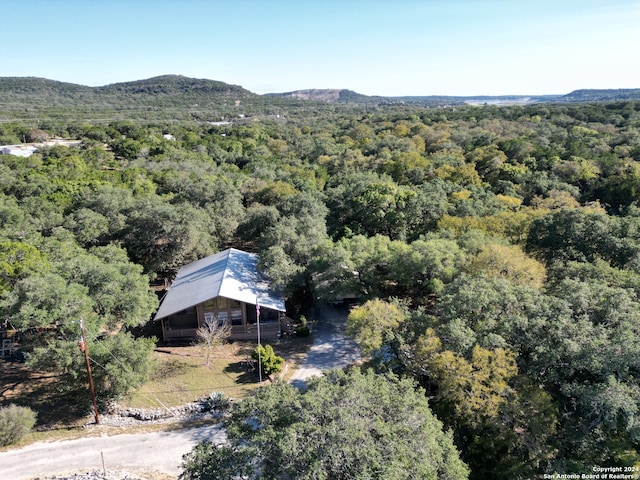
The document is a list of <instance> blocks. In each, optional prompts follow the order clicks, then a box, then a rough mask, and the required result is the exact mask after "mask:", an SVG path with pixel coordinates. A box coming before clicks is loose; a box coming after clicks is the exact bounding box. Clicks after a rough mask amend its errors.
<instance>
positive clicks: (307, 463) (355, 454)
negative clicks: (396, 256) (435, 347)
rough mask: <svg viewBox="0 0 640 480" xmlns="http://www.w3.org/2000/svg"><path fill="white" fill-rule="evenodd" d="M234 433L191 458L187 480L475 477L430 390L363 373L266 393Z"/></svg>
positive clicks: (241, 416) (236, 421)
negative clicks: (444, 427) (433, 403)
mask: <svg viewBox="0 0 640 480" xmlns="http://www.w3.org/2000/svg"><path fill="white" fill-rule="evenodd" d="M227 432H228V438H229V444H228V446H225V447H222V448H221V447H214V446H210V445H207V444H206V443H205V444H201V445H200V446H198V447H196V449H194V450H193V451H192V452H191V453H189V454H187V455H186V456H185V461H184V463H183V467H184V468H185V471H184V473H183V474H182V477H181V478H182V479H183V480H195V479H204V478H233V477H232V475H234V474H235V475H239V474H245V475H246V474H247V473H249V472H250V473H249V475H257V474H258V475H260V478H265V479H292V480H293V479H311V478H315V479H318V478H322V479H330V478H332V479H347V478H355V479H365V478H367V479H376V478H379V479H387V478H396V479H404V478H406V479H409V478H421V479H426V480H428V479H448V480H458V479H465V478H467V477H468V470H467V468H466V466H465V465H464V463H462V461H461V460H460V458H459V455H458V452H457V451H456V449H455V446H454V445H453V442H452V440H451V436H450V435H449V434H447V433H444V432H443V431H442V424H441V423H440V422H439V421H438V420H437V419H436V417H435V416H434V415H433V414H432V413H431V411H430V409H429V404H428V401H427V399H426V397H425V396H424V392H423V391H421V390H420V389H416V387H415V385H414V384H413V383H412V382H411V381H409V380H400V379H398V378H396V377H392V376H387V377H385V376H380V375H376V374H374V373H372V372H366V373H362V372H360V371H359V370H357V369H354V370H352V371H350V372H349V373H343V372H340V371H331V372H327V374H326V375H325V376H324V377H321V378H316V379H313V380H311V381H310V382H309V384H308V386H307V389H306V390H298V389H296V388H294V387H293V386H291V385H289V384H286V383H283V382H278V383H276V384H274V385H272V386H269V387H264V388H261V389H259V390H258V391H257V393H256V396H255V397H252V398H248V399H246V400H244V401H243V402H242V403H240V404H239V405H238V406H237V407H236V408H235V409H234V410H233V412H232V415H231V418H230V419H229V421H228V422H227ZM213 449H216V450H215V453H214V454H212V453H213V451H214V450H213ZM258 472H259V473H258ZM205 474H206V475H208V476H204V475H205Z"/></svg>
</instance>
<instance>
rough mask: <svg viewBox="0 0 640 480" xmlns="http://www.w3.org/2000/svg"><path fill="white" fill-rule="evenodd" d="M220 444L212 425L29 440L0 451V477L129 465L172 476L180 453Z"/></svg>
mask: <svg viewBox="0 0 640 480" xmlns="http://www.w3.org/2000/svg"><path fill="white" fill-rule="evenodd" d="M205 439H207V440H210V441H212V442H214V443H219V442H223V441H224V439H225V435H224V431H223V430H222V429H221V427H220V426H218V425H208V426H204V427H199V428H194V429H185V430H175V431H170V432H154V433H138V434H126V435H114V436H101V437H89V438H81V439H77V440H65V441H60V442H47V443H35V444H33V445H29V446H27V447H24V448H20V449H17V450H9V451H7V452H0V479H3V480H26V479H30V478H34V477H38V476H44V475H56V474H65V473H70V472H77V471H83V470H93V469H97V470H102V457H103V456H104V463H105V467H106V469H107V470H114V469H118V470H127V469H131V470H134V471H136V472H140V471H141V469H146V470H148V471H150V472H151V471H158V472H164V473H167V474H169V475H172V476H173V477H174V478H175V477H177V476H178V475H179V473H180V472H181V468H180V464H181V463H182V455H184V454H185V453H187V452H188V451H190V450H191V449H192V448H193V447H194V446H195V445H196V444H197V443H198V442H199V441H201V440H205Z"/></svg>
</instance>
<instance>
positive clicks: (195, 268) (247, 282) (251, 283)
mask: <svg viewBox="0 0 640 480" xmlns="http://www.w3.org/2000/svg"><path fill="white" fill-rule="evenodd" d="M215 297H225V298H230V299H232V300H238V301H240V302H244V303H249V304H252V305H255V304H256V300H257V301H258V302H259V304H260V307H265V308H270V309H273V310H278V311H280V312H284V311H285V306H284V299H283V298H281V297H280V296H278V295H276V294H275V293H274V292H273V291H272V290H271V289H270V288H269V283H268V282H267V280H266V279H265V278H264V276H262V275H261V274H260V272H258V256H257V255H255V254H253V253H247V252H243V251H242V250H236V249H235V248H230V249H228V250H225V251H223V252H219V253H216V254H215V255H211V256H209V257H206V258H202V259H200V260H197V261H195V262H193V263H190V264H188V265H185V266H184V267H182V268H181V269H180V270H178V274H177V275H176V278H175V280H174V281H173V283H172V284H171V286H170V287H169V290H168V291H167V294H166V295H165V297H164V299H163V300H162V304H161V305H160V308H159V309H158V312H157V313H156V316H155V319H156V320H158V319H160V318H165V317H168V316H169V315H172V314H174V313H177V312H180V311H182V310H184V309H186V308H189V307H193V306H195V305H198V304H199V303H202V302H205V301H206V300H210V299H212V298H215Z"/></svg>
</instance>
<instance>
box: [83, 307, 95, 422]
mask: <svg viewBox="0 0 640 480" xmlns="http://www.w3.org/2000/svg"><path fill="white" fill-rule="evenodd" d="M80 332H81V334H82V336H81V337H80V341H79V342H78V347H79V348H80V351H81V352H82V353H84V361H85V363H86V364H87V375H88V376H89V390H91V400H92V401H93V413H94V415H95V417H96V425H99V424H100V418H99V417H98V403H97V402H96V391H95V389H94V388H93V377H92V375H91V363H90V362H89V352H88V351H87V337H86V334H85V331H84V320H83V319H82V318H81V319H80Z"/></svg>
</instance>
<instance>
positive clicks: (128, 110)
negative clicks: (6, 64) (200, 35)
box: [0, 75, 262, 121]
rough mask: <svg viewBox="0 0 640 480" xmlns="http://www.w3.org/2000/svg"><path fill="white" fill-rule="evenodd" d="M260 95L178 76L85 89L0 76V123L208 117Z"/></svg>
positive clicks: (227, 110)
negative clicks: (25, 120)
mask: <svg viewBox="0 0 640 480" xmlns="http://www.w3.org/2000/svg"><path fill="white" fill-rule="evenodd" d="M261 98H262V97H261V96H260V95H257V94H255V93H252V92H250V91H248V90H245V89H244V88H242V87H240V86H237V85H229V84H226V83H223V82H218V81H214V80H206V79H195V78H189V77H183V76H180V75H163V76H159V77H154V78H149V79H146V80H138V81H133V82H123V83H114V84H111V85H105V86H101V87H88V86H84V85H76V84H73V83H65V82H58V81H54V80H48V79H44V78H34V77H0V112H1V113H0V121H3V120H4V121H9V120H13V119H19V118H29V119H33V118H76V119H84V120H86V121H105V120H119V119H131V118H144V119H148V120H151V119H160V118H162V119H167V118H175V119H179V120H185V119H200V120H210V119H213V118H218V117H220V116H224V115H229V114H231V112H234V111H235V110H236V109H237V108H238V106H239V105H242V104H243V103H245V102H249V103H251V102H256V101H260V99H261Z"/></svg>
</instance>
